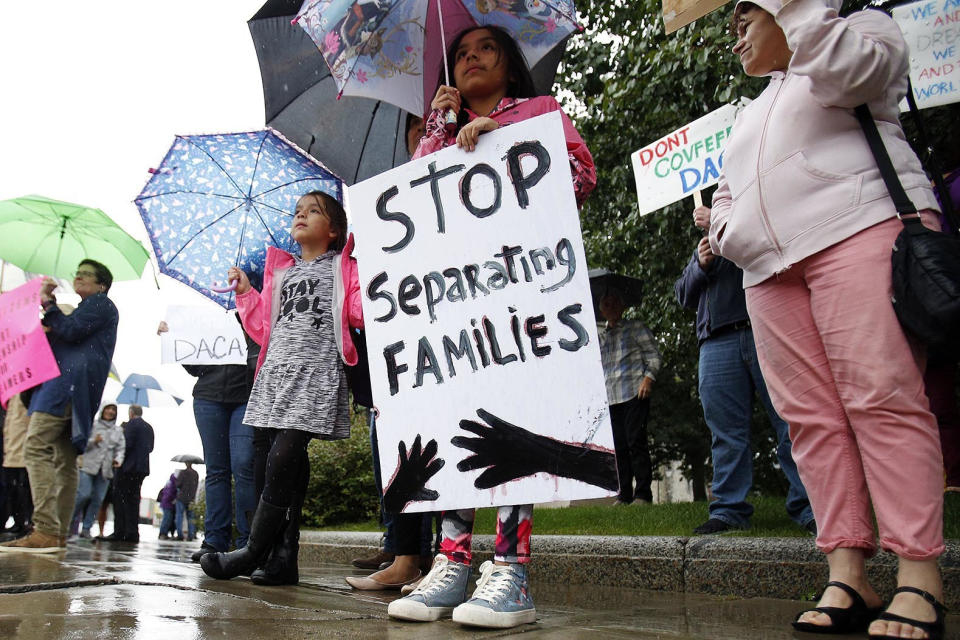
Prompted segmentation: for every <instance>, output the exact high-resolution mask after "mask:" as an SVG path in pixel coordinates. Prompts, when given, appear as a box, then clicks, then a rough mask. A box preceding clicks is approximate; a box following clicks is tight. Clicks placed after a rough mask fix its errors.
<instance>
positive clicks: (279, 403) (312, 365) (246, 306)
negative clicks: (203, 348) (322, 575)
mask: <svg viewBox="0 0 960 640" xmlns="http://www.w3.org/2000/svg"><path fill="white" fill-rule="evenodd" d="M290 236H291V237H292V238H293V240H294V241H295V242H296V243H297V244H299V245H300V255H292V254H289V253H287V252H285V251H281V250H279V249H275V248H273V247H270V248H269V249H268V250H267V262H266V266H265V268H264V274H263V291H262V292H260V291H257V290H256V289H254V288H253V287H251V286H250V281H249V280H248V279H247V276H246V275H245V274H244V273H243V271H241V270H240V269H238V268H237V267H233V268H231V269H230V270H229V272H228V278H229V279H230V280H235V281H237V311H238V312H239V314H240V319H241V320H242V322H243V327H244V329H246V331H247V333H248V334H249V335H250V337H251V338H253V340H255V341H256V342H258V343H259V344H260V345H261V347H262V349H261V350H260V357H259V360H258V361H257V374H256V378H255V380H254V383H253V389H252V391H251V392H250V400H249V401H248V403H247V412H246V414H245V415H244V419H243V423H244V424H248V425H251V426H254V427H259V428H262V429H268V430H270V432H271V433H270V439H271V445H270V453H269V454H268V457H267V467H266V478H265V483H264V487H263V493H262V494H261V497H260V503H259V504H258V505H257V511H256V514H255V515H254V516H253V522H252V523H251V525H250V537H249V539H248V540H247V546H245V547H244V548H242V549H238V550H236V551H234V552H232V553H208V554H206V555H204V556H203V557H202V558H201V559H200V566H201V567H203V570H204V572H205V573H206V574H207V575H208V576H210V577H213V578H218V579H222V580H227V579H230V578H233V577H236V576H238V575H240V574H245V573H250V572H251V571H253V570H254V569H256V568H257V567H258V566H259V567H261V568H262V569H261V570H259V571H256V572H254V573H253V576H252V579H253V581H254V582H255V583H257V584H268V585H277V584H296V583H297V582H298V580H299V575H298V570H297V551H298V549H299V545H298V542H297V541H298V538H299V530H298V523H297V522H296V519H295V518H294V519H291V513H292V512H294V511H296V510H297V507H298V506H299V505H300V504H302V501H303V497H304V494H305V492H306V488H307V480H308V478H309V464H308V460H307V445H308V444H309V442H310V440H311V439H313V438H320V439H324V440H336V439H342V438H347V437H349V436H350V419H349V410H348V391H347V378H346V374H345V372H344V369H343V363H346V364H348V365H355V364H356V363H357V351H356V348H355V347H354V345H353V340H352V339H351V334H350V327H357V328H360V327H362V326H363V312H362V309H361V303H360V284H359V280H358V278H357V263H356V260H354V259H353V258H351V257H350V252H351V250H352V249H353V236H352V235H351V236H349V237H348V236H347V216H346V213H345V212H344V210H343V207H342V206H340V203H339V202H337V200H336V199H335V198H333V197H331V196H329V195H327V194H326V193H323V192H320V191H312V192H310V193H308V194H306V195H304V196H303V197H301V198H300V200H299V201H298V202H297V208H296V212H295V214H294V216H293V221H292V224H291V229H290Z"/></svg>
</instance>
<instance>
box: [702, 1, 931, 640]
mask: <svg viewBox="0 0 960 640" xmlns="http://www.w3.org/2000/svg"><path fill="white" fill-rule="evenodd" d="M839 5H840V2H839V1H838V0H792V1H791V2H783V3H782V4H781V0H754V2H753V3H751V2H743V1H742V0H741V2H739V3H738V4H737V7H736V9H735V11H734V26H735V28H736V32H737V38H738V40H737V44H736V46H734V48H733V52H734V53H735V54H737V55H739V56H740V61H741V64H742V65H743V69H744V71H745V72H746V73H747V74H748V75H751V76H768V77H769V78H770V83H769V85H768V86H767V88H766V89H765V90H764V91H763V93H761V94H760V96H758V97H757V99H756V100H754V101H753V102H752V103H751V104H750V105H749V106H747V107H746V108H744V110H743V111H741V112H740V115H739V116H738V117H737V122H736V124H735V125H734V128H733V133H732V135H731V137H730V141H729V144H728V145H727V148H726V152H725V160H724V166H723V174H722V175H721V177H720V185H719V187H718V189H717V192H716V194H715V196H714V200H713V210H712V212H710V248H711V250H712V251H713V253H715V254H717V255H722V256H724V257H725V258H728V259H730V260H732V261H733V262H735V263H736V264H737V265H738V266H740V267H741V268H742V269H743V284H744V287H745V288H746V301H747V310H748V312H749V314H750V320H751V322H752V325H753V332H754V335H755V338H756V343H757V355H758V357H759V360H760V365H761V368H762V370H763V374H764V378H765V379H766V382H767V387H768V390H769V392H770V397H771V399H772V400H773V404H774V406H775V407H776V409H777V412H778V413H779V414H780V415H781V416H782V417H783V418H784V419H785V420H786V421H787V422H788V423H789V425H790V435H791V439H792V440H793V456H794V459H795V461H796V463H797V469H798V470H799V472H800V477H801V479H802V480H803V484H804V486H806V488H807V493H808V495H809V497H810V504H811V505H812V507H813V512H814V516H815V517H816V522H817V525H818V534H817V546H818V547H819V549H820V550H821V551H823V552H824V553H825V554H826V556H827V562H828V564H829V567H830V581H829V582H828V583H827V588H826V589H825V590H824V592H823V595H822V597H821V599H820V602H819V604H818V606H817V607H816V608H814V609H812V610H810V611H805V612H803V613H801V614H800V615H798V616H797V619H796V621H795V622H794V626H795V627H796V628H797V629H800V630H803V631H807V632H819V633H853V632H856V631H864V630H868V633H869V634H870V637H871V638H942V637H943V634H944V617H943V616H944V613H943V611H944V610H943V606H942V605H941V604H940V603H939V602H938V601H939V600H940V599H941V598H942V593H943V586H942V584H941V578H940V573H939V570H938V568H937V557H938V556H939V555H940V554H941V553H943V550H944V541H943V475H942V469H943V468H942V466H941V460H942V458H941V454H940V442H939V438H938V432H937V423H936V420H935V419H934V417H933V415H932V414H931V413H930V411H929V409H928V403H927V398H926V396H925V395H924V387H923V374H922V371H923V364H922V361H921V360H918V358H917V357H916V352H915V351H914V345H912V344H911V343H910V342H909V341H908V339H907V337H906V336H905V335H904V332H903V329H902V328H901V326H900V323H899V322H898V321H897V317H896V314H895V313H894V310H893V307H892V305H891V303H890V291H891V268H890V249H891V247H892V246H893V242H894V239H895V238H896V236H897V234H898V233H899V232H900V229H901V228H902V227H903V225H902V224H901V222H900V221H899V220H898V219H897V211H896V208H895V207H894V204H893V202H892V200H891V198H890V196H889V194H888V193H887V189H886V188H885V186H884V182H883V180H882V178H881V175H880V171H879V170H878V168H877V163H876V161H875V159H874V157H873V155H872V154H871V152H870V149H869V147H868V145H867V143H866V139H865V136H864V133H863V131H862V130H861V127H860V124H859V123H858V120H857V118H856V117H855V115H854V112H853V109H854V108H855V107H857V106H858V105H860V104H862V103H865V102H866V103H867V104H869V108H870V111H871V112H872V116H873V118H874V119H875V120H876V124H877V127H878V129H879V130H880V132H881V133H880V135H881V138H882V139H883V143H884V146H885V147H886V148H887V150H888V151H889V154H890V157H891V159H892V161H893V164H894V165H895V168H896V172H897V174H899V176H900V180H901V182H902V183H903V186H904V188H905V189H906V191H907V193H908V194H909V197H910V199H911V200H912V201H913V203H914V204H915V205H916V206H917V207H918V208H919V209H920V211H921V215H922V217H923V218H924V219H926V218H927V217H928V216H929V217H930V221H931V222H932V221H933V219H934V218H933V216H930V215H929V214H930V213H932V212H933V211H934V210H936V209H938V206H937V201H936V200H935V199H934V197H933V192H932V190H931V188H930V185H929V183H928V181H927V178H926V176H925V175H924V172H923V169H922V167H921V166H920V161H919V160H918V159H917V156H916V155H915V154H914V153H913V151H912V150H911V149H910V146H909V145H908V144H907V141H906V139H905V137H904V134H903V130H902V129H901V128H900V123H899V120H898V115H899V109H898V103H899V102H900V100H901V98H903V96H904V94H905V93H906V91H907V70H908V66H909V52H908V50H907V46H906V43H905V42H904V40H903V36H902V35H901V33H900V31H899V29H898V27H897V25H896V24H895V23H894V22H893V21H892V20H891V19H890V18H889V17H888V16H886V15H884V14H883V13H881V12H879V11H859V12H856V13H853V14H851V15H850V16H849V17H846V18H841V17H839V15H838V13H837V10H838V8H839ZM701 213H704V212H702V211H701ZM925 221H926V220H925ZM871 506H872V511H873V514H875V515H876V521H877V524H878V527H879V533H880V540H879V543H880V544H879V546H880V547H882V548H883V549H885V550H888V551H892V552H893V553H895V554H896V555H897V556H898V561H899V571H898V575H897V586H898V588H897V590H896V591H895V593H894V596H893V599H892V600H891V601H890V602H889V603H888V604H887V606H886V610H885V611H883V612H881V605H882V601H881V598H880V596H879V595H878V594H877V592H876V591H874V589H873V587H872V586H871V585H870V583H869V582H868V580H867V576H866V568H865V558H868V557H870V556H872V555H874V554H875V553H876V552H877V547H878V545H877V540H876V534H875V532H874V527H873V514H871ZM874 618H878V619H877V620H874ZM868 627H869V629H868Z"/></svg>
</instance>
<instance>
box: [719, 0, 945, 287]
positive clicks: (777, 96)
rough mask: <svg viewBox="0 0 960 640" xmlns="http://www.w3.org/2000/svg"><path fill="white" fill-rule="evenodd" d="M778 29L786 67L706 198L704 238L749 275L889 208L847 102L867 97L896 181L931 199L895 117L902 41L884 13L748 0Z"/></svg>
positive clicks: (761, 276) (745, 123)
mask: <svg viewBox="0 0 960 640" xmlns="http://www.w3.org/2000/svg"><path fill="white" fill-rule="evenodd" d="M753 2H754V4H757V5H759V6H760V7H762V8H763V9H764V10H766V11H768V12H769V13H771V14H772V15H773V16H774V17H775V18H776V20H777V23H778V24H779V25H780V27H781V28H782V29H783V32H784V34H785V35H786V37H787V44H788V45H789V46H790V49H791V50H792V51H793V58H792V59H791V60H790V65H789V67H788V69H787V72H786V73H782V72H779V71H775V72H773V73H771V74H770V75H771V79H770V84H769V85H768V86H767V88H766V89H764V91H763V92H762V93H761V94H760V96H758V97H757V99H756V100H754V101H753V102H752V103H750V104H749V105H748V106H747V107H746V108H744V109H743V110H742V111H741V112H740V114H739V115H738V116H737V121H736V124H735V125H734V128H733V133H732V134H731V137H730V140H729V143H728V145H727V148H726V150H725V151H724V161H723V170H722V172H721V176H720V185H719V187H718V189H717V192H716V194H715V195H714V198H713V210H712V214H711V221H710V246H711V248H712V250H713V252H714V253H716V254H717V255H722V256H723V257H725V258H728V259H730V260H732V261H733V262H735V263H736V264H737V265H738V266H740V267H741V268H742V269H743V271H744V274H743V286H744V287H750V286H753V285H756V284H759V283H760V282H763V281H764V280H766V279H767V278H769V277H770V276H772V275H774V274H776V273H780V272H782V271H785V270H787V269H788V268H790V266H791V265H793V264H795V263H796V262H799V261H800V260H803V259H804V258H806V257H808V256H810V255H813V254H814V253H817V252H818V251H822V250H823V249H826V248H827V247H829V246H831V245H834V244H836V243H837V242H840V241H841V240H844V239H846V238H849V237H850V236H852V235H854V234H856V233H857V232H859V231H862V230H863V229H866V228H867V227H870V226H873V225H875V224H877V223H878V222H882V221H884V220H887V219H889V218H892V217H893V216H895V215H897V213H896V209H895V208H894V206H893V202H892V201H891V200H890V197H889V195H888V194H887V189H886V186H885V185H884V183H883V180H882V179H881V177H880V171H879V170H878V169H877V164H876V161H875V160H874V158H873V155H872V154H871V153H870V148H869V147H868V146H867V142H866V139H865V138H864V135H863V131H862V129H861V128H860V125H859V123H858V122H857V119H856V116H854V114H853V108H854V107H855V106H857V105H859V104H862V103H864V102H866V103H867V104H868V105H869V107H870V111H871V112H872V113H873V117H874V119H875V120H876V121H877V127H878V129H879V130H880V134H881V137H882V138H883V141H884V144H885V145H886V147H887V151H888V153H889V154H890V157H891V159H892V161H893V165H894V167H896V169H897V173H898V174H899V176H900V180H901V182H902V183H903V186H904V189H906V191H907V194H908V195H909V196H910V199H911V200H913V203H914V204H915V205H916V206H917V208H918V209H921V210H923V209H935V210H939V207H938V206H937V201H936V199H935V198H934V196H933V190H932V189H931V188H930V183H929V182H928V181H927V178H926V176H925V175H924V172H923V169H922V167H921V166H920V161H919V160H918V159H917V156H916V154H914V152H913V150H912V149H911V148H910V146H909V144H908V143H907V141H906V139H905V137H904V134H903V130H902V129H901V127H900V121H899V107H898V104H899V102H900V100H901V98H903V96H904V95H905V94H906V90H907V69H908V56H909V52H908V51H907V45H906V43H905V42H904V40H903V36H902V35H901V33H900V29H899V28H898V27H897V25H896V23H895V22H894V21H893V20H892V19H890V18H889V17H888V16H887V15H885V14H883V13H881V12H879V11H874V10H867V11H859V12H856V13H854V14H852V15H851V16H849V17H847V18H840V17H838V15H837V9H836V6H838V5H839V2H832V3H831V2H826V1H825V0H793V1H792V2H790V3H789V4H787V5H785V6H782V7H781V4H780V2H779V0H753Z"/></svg>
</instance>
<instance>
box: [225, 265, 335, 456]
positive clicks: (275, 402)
mask: <svg viewBox="0 0 960 640" xmlns="http://www.w3.org/2000/svg"><path fill="white" fill-rule="evenodd" d="M336 255H337V254H336V252H334V251H328V252H327V253H325V254H323V255H322V256H320V257H318V258H316V259H315V260H313V261H311V262H305V261H303V260H302V259H300V258H299V257H296V256H295V257H294V264H293V266H292V267H290V269H288V270H287V273H286V274H285V275H284V277H283V284H282V285H281V286H282V289H281V293H280V308H279V314H278V316H277V320H276V322H275V324H274V326H273V330H272V331H271V333H270V343H269V345H268V347H267V356H266V358H265V359H264V362H263V366H261V367H260V371H259V373H258V374H257V378H256V380H255V381H254V383H253V390H252V391H251V392H250V400H249V402H248V404H247V413H246V415H245V416H244V419H243V422H244V424H248V425H251V426H254V427H269V428H273V429H299V430H301V431H307V432H309V433H312V434H314V436H315V437H317V438H321V439H324V440H339V439H342V438H347V437H349V436H350V417H349V405H348V391H347V377H346V375H345V374H344V371H343V363H342V362H341V360H340V353H339V351H338V350H337V343H336V338H335V337H334V325H333V323H334V322H336V321H337V319H336V318H334V317H333V315H332V313H331V306H332V304H331V303H332V297H333V263H334V260H333V258H334V256H336ZM265 295H268V294H267V292H265Z"/></svg>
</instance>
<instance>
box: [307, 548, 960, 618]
mask: <svg viewBox="0 0 960 640" xmlns="http://www.w3.org/2000/svg"><path fill="white" fill-rule="evenodd" d="M380 539H381V535H380V534H379V533H371V532H346V531H344V532H340V531H304V532H303V533H302V534H301V537H300V562H301V563H302V564H303V565H305V566H317V565H319V564H320V563H325V562H332V563H338V564H350V561H351V560H352V559H353V558H356V557H361V556H368V555H372V554H373V553H376V551H377V549H378V548H379V545H380ZM493 541H494V538H493V536H489V535H487V536H474V537H473V550H474V566H479V564H480V563H481V562H483V561H484V560H489V559H490V558H492V556H493ZM531 546H532V547H533V550H534V561H533V562H532V563H531V564H530V574H531V579H533V580H537V581H542V582H546V583H551V584H582V585H598V586H613V587H618V586H627V587H631V588H635V589H651V590H655V591H674V592H685V593H706V594H713V595H729V596H738V597H745V598H752V597H767V598H781V599H791V600H800V599H811V598H813V597H814V596H816V595H817V594H818V593H819V591H820V589H822V588H823V585H824V583H826V581H827V563H826V561H825V560H824V557H823V555H822V554H821V553H820V552H819V551H817V548H816V546H815V545H814V543H813V539H812V538H739V537H737V538H734V537H724V536H704V537H696V538H683V537H659V536H549V535H540V536H533V539H532V541H531ZM940 566H941V567H942V569H943V583H944V604H945V605H946V606H947V607H948V608H950V609H956V608H957V607H960V540H950V541H948V543H947V550H946V552H945V553H944V555H943V556H941V558H940ZM867 568H868V571H869V575H870V579H871V582H872V583H873V585H874V586H875V587H876V588H877V590H878V591H879V592H880V593H881V595H889V594H890V593H891V592H892V591H893V588H894V587H895V586H896V584H895V578H896V557H895V556H894V555H893V554H889V553H882V554H879V555H877V556H876V557H875V558H873V559H871V560H870V561H869V562H868V564H867Z"/></svg>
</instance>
